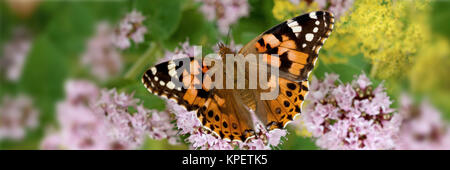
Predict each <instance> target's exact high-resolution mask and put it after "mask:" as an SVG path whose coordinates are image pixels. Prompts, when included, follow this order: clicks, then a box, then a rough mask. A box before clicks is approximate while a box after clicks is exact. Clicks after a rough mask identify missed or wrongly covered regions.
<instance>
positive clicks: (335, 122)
mask: <svg viewBox="0 0 450 170" xmlns="http://www.w3.org/2000/svg"><path fill="white" fill-rule="evenodd" d="M336 80H337V76H336V75H334V74H331V75H328V74H326V75H325V79H324V80H323V81H319V80H317V79H316V78H313V81H312V82H311V88H310V90H311V92H310V93H311V94H313V95H311V97H310V95H308V97H307V99H308V100H309V101H310V102H309V103H308V104H307V106H306V109H304V113H305V114H304V116H303V117H302V119H303V121H304V123H305V126H306V128H307V129H308V130H309V131H310V132H311V133H312V135H313V137H315V138H317V140H316V144H317V146H319V147H321V148H323V149H392V148H393V147H394V145H395V142H394V141H395V137H396V134H397V133H398V130H399V127H400V124H401V116H400V115H399V114H393V111H394V110H393V109H391V108H390V104H391V103H392V102H391V101H390V100H389V97H388V96H387V94H386V92H384V89H383V87H382V85H380V86H378V87H377V88H376V89H375V90H373V89H372V87H371V86H370V84H371V83H370V81H369V79H368V78H367V77H366V76H365V75H364V74H363V75H361V76H359V77H357V79H356V80H354V81H353V83H352V84H353V85H350V84H340V85H335V81H336Z"/></svg>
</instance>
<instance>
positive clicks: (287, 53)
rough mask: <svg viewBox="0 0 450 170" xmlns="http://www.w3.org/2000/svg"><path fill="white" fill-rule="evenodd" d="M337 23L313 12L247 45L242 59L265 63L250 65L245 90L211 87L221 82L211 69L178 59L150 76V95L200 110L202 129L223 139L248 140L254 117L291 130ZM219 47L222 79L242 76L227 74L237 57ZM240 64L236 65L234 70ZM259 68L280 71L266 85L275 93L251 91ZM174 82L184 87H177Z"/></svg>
mask: <svg viewBox="0 0 450 170" xmlns="http://www.w3.org/2000/svg"><path fill="white" fill-rule="evenodd" d="M333 24H334V17H333V15H332V14H331V13H329V12H325V11H318V12H311V13H309V14H304V15H300V16H298V17H294V18H292V19H289V20H287V21H285V22H283V23H281V24H279V25H277V26H275V27H273V28H271V29H269V30H267V31H265V32H264V33H262V34H261V35H259V36H258V37H256V38H255V39H253V40H252V41H250V42H249V43H247V44H246V45H245V46H244V47H243V48H242V49H241V50H240V51H239V52H237V54H239V55H243V56H248V55H249V54H255V55H261V56H262V62H259V61H258V62H248V63H246V65H245V66H246V67H245V71H244V72H245V74H244V75H245V78H244V80H243V81H245V83H244V87H243V88H242V87H241V88H238V85H237V84H238V82H239V81H238V80H237V79H235V80H234V84H232V88H230V87H226V86H227V84H226V83H225V81H224V83H223V87H226V88H225V89H220V88H214V87H212V88H211V87H210V84H211V82H210V81H211V80H215V79H216V78H217V77H208V76H206V79H205V78H204V77H202V75H203V74H205V73H207V72H208V70H210V69H211V66H204V64H203V63H202V62H201V61H197V60H195V59H194V58H189V59H187V63H188V64H187V65H189V66H190V67H188V68H186V69H183V68H181V69H180V65H179V64H178V63H179V61H177V60H174V61H168V62H165V63H161V64H158V65H156V66H154V67H152V68H150V69H149V70H147V71H146V72H145V73H144V76H143V78H142V82H143V84H144V85H145V87H146V88H147V89H148V90H149V91H150V92H152V93H154V94H156V95H159V96H163V97H166V98H169V99H173V100H175V101H176V102H177V103H178V104H180V105H182V106H184V107H185V108H186V109H187V110H188V111H196V113H197V118H198V119H199V120H200V122H201V123H202V125H203V126H204V127H205V128H206V129H209V130H211V131H212V132H214V134H216V135H217V136H219V137H220V138H222V139H225V140H236V141H246V140H247V139H249V138H251V137H252V136H254V133H255V132H254V121H253V120H254V119H252V114H253V113H254V115H255V116H256V117H257V119H258V120H259V121H261V122H262V123H263V124H264V125H265V126H266V128H267V129H268V130H273V129H282V128H285V126H286V125H287V124H288V123H289V122H290V121H292V120H294V118H295V117H296V116H298V115H299V114H300V112H301V106H302V103H303V101H304V99H305V97H306V95H307V92H308V80H307V79H308V76H309V73H310V72H311V71H312V69H313V67H314V64H315V62H316V61H317V57H318V53H319V50H320V48H321V47H322V45H323V43H324V42H325V40H326V39H327V38H328V36H329V35H330V33H331V30H332V29H333ZM219 48H220V50H219V55H220V57H221V58H222V59H223V61H224V62H223V63H222V64H223V65H224V66H223V68H224V69H223V70H224V71H223V73H222V74H223V76H222V77H224V78H225V77H227V76H232V77H236V75H237V74H238V73H237V72H238V71H239V69H236V68H237V67H233V68H228V70H227V67H226V66H225V64H224V63H226V60H229V59H230V58H227V57H228V56H227V55H226V54H235V52H234V51H233V50H231V49H229V48H227V47H226V46H224V45H219ZM185 60H186V59H185ZM239 62H240V61H236V62H235V63H234V66H237V65H238V64H239ZM261 63H262V64H261ZM253 68H256V69H257V70H258V72H261V71H262V70H267V69H269V68H276V69H278V70H279V75H277V76H276V77H275V76H273V75H271V74H268V75H267V77H265V78H267V79H268V80H269V81H268V84H264V85H265V86H268V87H270V88H269V89H264V88H262V86H260V84H259V86H257V88H249V86H250V84H251V81H249V80H250V79H251V77H250V74H249V71H250V70H252V69H253ZM175 70H176V71H175ZM208 78H209V79H208ZM260 78H262V77H258V79H260ZM173 80H179V82H182V83H178V84H176V83H173V82H172V81H173ZM206 80H209V81H206ZM275 81H276V84H278V85H279V88H276V90H277V91H276V92H277V94H278V95H277V96H276V97H275V98H274V99H271V100H261V96H262V95H263V92H264V91H267V90H273V89H274V88H273V85H272V83H273V82H275ZM202 83H203V84H202ZM194 87H197V88H194ZM198 87H201V88H198Z"/></svg>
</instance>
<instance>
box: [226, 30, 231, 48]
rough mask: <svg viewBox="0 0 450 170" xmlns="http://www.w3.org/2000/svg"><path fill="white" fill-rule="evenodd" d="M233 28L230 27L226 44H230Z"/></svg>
mask: <svg viewBox="0 0 450 170" xmlns="http://www.w3.org/2000/svg"><path fill="white" fill-rule="evenodd" d="M231 29H232V28H230V29H229V30H228V33H227V41H225V44H227V45H230V37H231Z"/></svg>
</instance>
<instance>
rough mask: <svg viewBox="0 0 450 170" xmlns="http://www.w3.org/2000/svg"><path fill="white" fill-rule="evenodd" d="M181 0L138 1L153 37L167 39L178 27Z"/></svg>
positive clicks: (137, 4)
mask: <svg viewBox="0 0 450 170" xmlns="http://www.w3.org/2000/svg"><path fill="white" fill-rule="evenodd" d="M182 2H183V1H181V0H151V1H149V0H147V1H144V0H141V1H136V5H135V6H136V8H137V9H138V10H139V11H141V12H142V13H143V14H144V16H146V17H147V19H146V20H145V21H144V24H146V25H147V28H148V29H149V32H150V34H151V35H152V37H154V38H156V39H158V40H165V39H167V38H169V37H170V35H172V34H173V33H174V31H175V30H176V29H177V27H178V24H179V22H180V20H181V5H182Z"/></svg>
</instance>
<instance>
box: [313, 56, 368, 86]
mask: <svg viewBox="0 0 450 170" xmlns="http://www.w3.org/2000/svg"><path fill="white" fill-rule="evenodd" d="M370 68H371V65H370V63H369V62H368V61H367V60H366V59H365V58H364V57H363V56H362V55H356V56H352V57H349V58H348V62H347V63H330V64H325V63H324V62H323V61H321V59H320V55H319V61H318V62H317V63H316V68H315V69H314V71H313V73H314V75H315V76H316V77H318V78H323V77H324V76H325V73H336V74H338V75H339V79H340V80H341V81H343V82H351V81H352V80H353V79H354V76H355V75H360V74H362V73H368V72H369V71H370Z"/></svg>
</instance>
